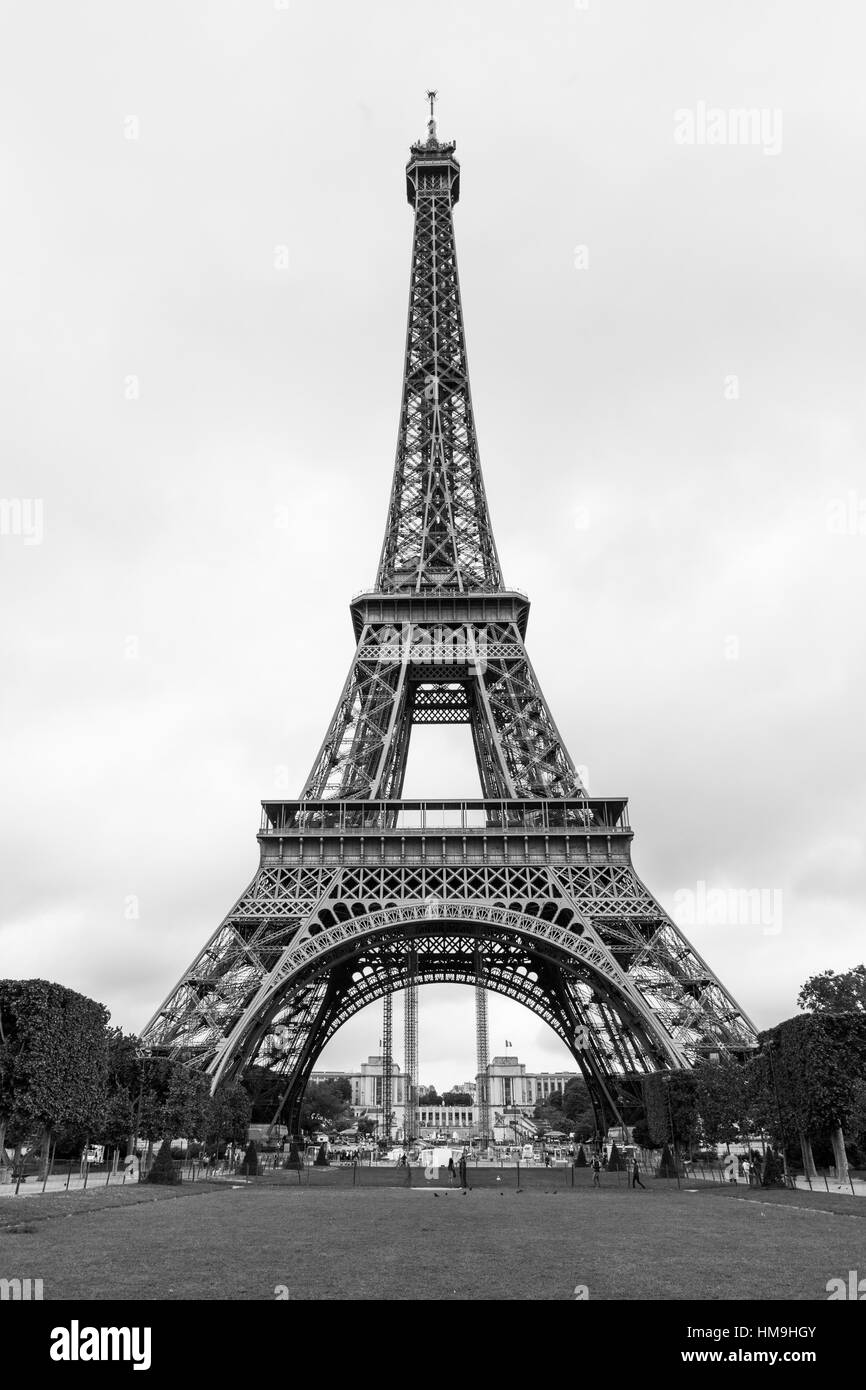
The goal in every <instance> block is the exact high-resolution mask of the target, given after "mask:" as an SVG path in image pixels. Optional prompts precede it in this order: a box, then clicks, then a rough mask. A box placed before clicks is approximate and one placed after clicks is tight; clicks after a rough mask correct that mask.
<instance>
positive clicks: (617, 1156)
mask: <svg viewBox="0 0 866 1390" xmlns="http://www.w3.org/2000/svg"><path fill="white" fill-rule="evenodd" d="M607 1171H608V1172H609V1173H624V1172H625V1159H624V1158H623V1156H622V1154H621V1153H620V1151H619V1149H618V1148H617V1147H616V1144H612V1145H611V1150H610V1153H609V1154H608V1156H607Z"/></svg>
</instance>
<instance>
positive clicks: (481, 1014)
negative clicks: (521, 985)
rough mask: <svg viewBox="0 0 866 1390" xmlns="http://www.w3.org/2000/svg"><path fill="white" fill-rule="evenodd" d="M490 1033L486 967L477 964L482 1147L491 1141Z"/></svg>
mask: <svg viewBox="0 0 866 1390" xmlns="http://www.w3.org/2000/svg"><path fill="white" fill-rule="evenodd" d="M488 1039H489V1032H488V1028H487V990H486V989H485V987H484V965H483V962H482V961H481V960H478V961H477V962H476V969H475V1085H476V1092H475V1100H476V1105H477V1109H478V1135H479V1138H480V1140H481V1143H482V1145H485V1144H487V1142H488V1140H489V1139H490V1137H491V1136H490V1078H489V1076H488V1075H487V1067H488V1065H489V1063H490V1048H489V1045H488Z"/></svg>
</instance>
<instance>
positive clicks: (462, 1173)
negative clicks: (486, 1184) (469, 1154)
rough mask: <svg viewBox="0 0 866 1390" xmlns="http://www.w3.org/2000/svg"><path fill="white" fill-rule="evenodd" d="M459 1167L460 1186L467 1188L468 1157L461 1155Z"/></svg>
mask: <svg viewBox="0 0 866 1390" xmlns="http://www.w3.org/2000/svg"><path fill="white" fill-rule="evenodd" d="M457 1167H458V1168H459V1170H460V1186H461V1187H465V1186H466V1155H465V1154H461V1155H460V1162H459V1163H458V1165H457Z"/></svg>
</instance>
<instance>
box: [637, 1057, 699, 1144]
mask: <svg viewBox="0 0 866 1390" xmlns="http://www.w3.org/2000/svg"><path fill="white" fill-rule="evenodd" d="M641 1085H642V1090H643V1101H644V1108H645V1110H646V1120H647V1127H648V1129H649V1132H650V1135H651V1136H652V1139H653V1142H654V1143H656V1144H667V1143H669V1142H670V1140H671V1122H672V1121H673V1138H674V1141H675V1143H676V1144H677V1145H682V1146H683V1147H685V1148H688V1149H691V1147H692V1145H693V1144H694V1142H695V1140H696V1139H697V1137H698V1106H697V1081H696V1078H695V1076H694V1073H693V1072H691V1071H671V1072H663V1073H658V1072H656V1073H654V1074H653V1075H652V1076H646V1077H644V1078H643V1081H642V1083H641Z"/></svg>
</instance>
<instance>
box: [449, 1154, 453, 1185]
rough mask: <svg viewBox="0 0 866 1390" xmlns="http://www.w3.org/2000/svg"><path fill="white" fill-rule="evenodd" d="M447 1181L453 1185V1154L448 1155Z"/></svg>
mask: <svg viewBox="0 0 866 1390" xmlns="http://www.w3.org/2000/svg"><path fill="white" fill-rule="evenodd" d="M448 1181H449V1182H450V1183H451V1186H452V1187H453V1186H454V1155H453V1154H449V1155H448Z"/></svg>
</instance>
